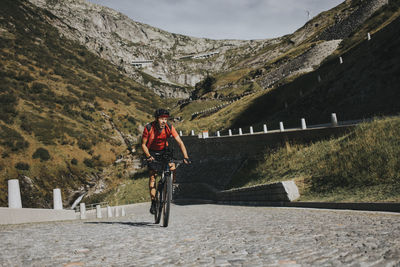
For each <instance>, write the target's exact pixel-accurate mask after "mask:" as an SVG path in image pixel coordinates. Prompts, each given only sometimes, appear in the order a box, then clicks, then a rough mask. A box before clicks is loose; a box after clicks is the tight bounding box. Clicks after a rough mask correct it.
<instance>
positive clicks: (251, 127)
mask: <svg viewBox="0 0 400 267" xmlns="http://www.w3.org/2000/svg"><path fill="white" fill-rule="evenodd" d="M250 134H254V131H253V126H250Z"/></svg>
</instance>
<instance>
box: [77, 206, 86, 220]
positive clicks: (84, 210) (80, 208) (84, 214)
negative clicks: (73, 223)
mask: <svg viewBox="0 0 400 267" xmlns="http://www.w3.org/2000/svg"><path fill="white" fill-rule="evenodd" d="M79 210H80V213H81V219H82V220H83V219H86V206H85V203H80V204H79Z"/></svg>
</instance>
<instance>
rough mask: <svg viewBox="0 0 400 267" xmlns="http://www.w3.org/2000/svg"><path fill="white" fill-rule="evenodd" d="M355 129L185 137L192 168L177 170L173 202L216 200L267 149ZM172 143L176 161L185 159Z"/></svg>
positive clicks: (320, 129) (349, 127)
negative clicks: (235, 177) (194, 199)
mask: <svg viewBox="0 0 400 267" xmlns="http://www.w3.org/2000/svg"><path fill="white" fill-rule="evenodd" d="M354 127H355V126H354V125H351V126H337V127H324V128H313V129H306V130H288V131H284V132H270V133H265V134H264V133H256V134H252V135H250V134H245V135H240V136H239V135H236V136H223V137H212V138H206V139H200V138H198V137H197V136H182V137H181V138H182V140H183V141H184V143H185V146H186V148H187V150H188V153H189V156H190V158H191V159H192V160H193V164H191V165H190V166H185V165H183V166H181V167H179V168H178V170H177V185H176V186H177V190H176V192H175V194H174V198H175V199H180V198H181V199H183V198H184V199H188V198H197V199H210V198H214V200H216V192H217V191H221V190H224V189H225V188H226V186H227V185H228V184H229V182H230V180H231V178H232V177H233V175H234V174H235V173H236V172H237V171H239V170H240V168H241V167H242V166H243V163H244V162H245V161H246V160H251V159H257V158H260V157H262V156H263V155H264V154H265V153H266V152H267V150H268V149H270V148H276V147H280V146H285V145H287V144H289V143H291V142H295V143H303V144H304V143H310V142H315V141H318V140H321V139H327V138H330V137H332V136H340V135H343V134H344V133H346V132H348V131H350V130H351V129H353V128H354ZM170 143H171V144H172V147H173V149H174V154H175V157H176V158H182V155H181V153H180V149H179V148H178V147H177V145H176V143H175V142H170ZM191 196H193V197H191Z"/></svg>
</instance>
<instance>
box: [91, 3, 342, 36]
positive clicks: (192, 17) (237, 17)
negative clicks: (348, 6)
mask: <svg viewBox="0 0 400 267" xmlns="http://www.w3.org/2000/svg"><path fill="white" fill-rule="evenodd" d="M343 1H344V0H90V2H93V3H96V4H100V5H103V6H107V7H110V8H112V9H115V10H117V11H120V12H121V13H123V14H125V15H127V16H128V17H130V18H131V19H133V20H134V21H138V22H142V23H146V24H149V25H151V26H154V27H157V28H161V29H163V30H166V31H169V32H173V33H180V34H184V35H189V36H195V37H206V38H211V39H265V38H271V37H279V36H282V35H285V34H289V33H292V32H294V31H295V30H297V29H298V28H300V27H301V26H303V25H304V24H305V23H306V22H307V20H308V12H309V13H310V16H311V17H313V16H316V15H317V14H319V13H320V12H322V11H325V10H328V9H330V8H332V7H335V6H337V5H338V4H340V3H341V2H343Z"/></svg>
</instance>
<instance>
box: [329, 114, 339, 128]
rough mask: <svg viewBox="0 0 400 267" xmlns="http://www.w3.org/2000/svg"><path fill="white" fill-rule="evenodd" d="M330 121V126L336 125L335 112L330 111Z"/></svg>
mask: <svg viewBox="0 0 400 267" xmlns="http://www.w3.org/2000/svg"><path fill="white" fill-rule="evenodd" d="M331 122H332V126H338V121H337V117H336V113H332V115H331Z"/></svg>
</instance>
